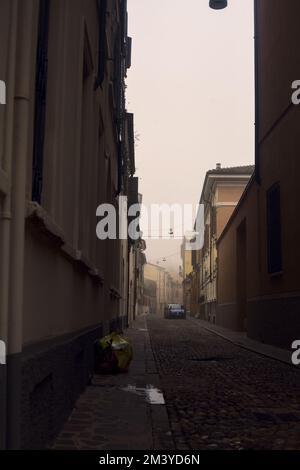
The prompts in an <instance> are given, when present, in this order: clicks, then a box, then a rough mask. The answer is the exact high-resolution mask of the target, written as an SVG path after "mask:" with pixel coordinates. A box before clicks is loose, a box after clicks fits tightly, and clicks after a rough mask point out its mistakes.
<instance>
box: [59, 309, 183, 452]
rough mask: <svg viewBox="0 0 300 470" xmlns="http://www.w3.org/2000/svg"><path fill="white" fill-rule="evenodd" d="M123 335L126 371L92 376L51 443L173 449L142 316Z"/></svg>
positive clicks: (80, 447)
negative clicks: (128, 345) (129, 356)
mask: <svg viewBox="0 0 300 470" xmlns="http://www.w3.org/2000/svg"><path fill="white" fill-rule="evenodd" d="M126 336H128V337H129V338H131V340H132V343H133V350H134V359H133V361H132V363H131V366H130V371H129V373H128V374H118V375H101V376H95V377H94V379H93V382H92V384H91V385H90V386H88V387H87V389H86V390H85V392H84V393H83V395H82V396H81V397H80V398H79V400H78V402H77V404H76V408H75V409H74V411H73V413H72V415H71V417H70V418H69V421H68V422H67V423H66V424H65V426H64V428H63V430H62V431H61V433H60V435H59V437H58V438H57V439H56V441H55V443H54V446H53V448H54V449H68V450H87V449H94V450H114V449H115V450H116V449H117V450H140V449H141V450H152V449H155V450H162V449H166V450H172V449H174V442H173V439H172V435H171V431H170V426H169V421H168V416H167V411H166V407H165V405H164V404H161V403H162V402H163V395H162V394H160V393H159V391H160V390H161V387H160V378H159V375H158V372H157V369H156V365H155V362H154V358H153V354H152V349H151V345H150V340H149V334H148V331H147V326H146V319H145V317H141V318H139V319H138V320H137V321H136V322H135V323H134V325H133V327H132V328H130V329H128V330H127V331H126ZM156 403H159V404H156Z"/></svg>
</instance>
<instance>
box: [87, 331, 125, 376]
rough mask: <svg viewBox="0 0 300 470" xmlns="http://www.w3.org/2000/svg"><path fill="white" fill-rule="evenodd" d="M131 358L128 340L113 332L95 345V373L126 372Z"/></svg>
mask: <svg viewBox="0 0 300 470" xmlns="http://www.w3.org/2000/svg"><path fill="white" fill-rule="evenodd" d="M132 356H133V351H132V345H131V342H130V340H129V339H128V338H125V337H124V336H123V335H121V334H118V333H115V332H113V333H111V334H109V335H107V336H104V338H101V339H98V340H97V341H96V343H95V372H96V373H99V374H111V373H118V372H127V371H128V368H129V365H130V362H131V360H132Z"/></svg>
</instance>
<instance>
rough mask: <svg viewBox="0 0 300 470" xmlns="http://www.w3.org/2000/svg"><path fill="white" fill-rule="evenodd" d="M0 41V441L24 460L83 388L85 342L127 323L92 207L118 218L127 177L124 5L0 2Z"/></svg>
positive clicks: (113, 250) (121, 275) (118, 254)
mask: <svg viewBox="0 0 300 470" xmlns="http://www.w3.org/2000/svg"><path fill="white" fill-rule="evenodd" d="M0 30H1V42H0V55H1V62H0V78H1V80H3V81H5V83H6V84H7V100H6V105H5V106H1V108H0V270H1V274H0V337H1V339H2V340H4V341H5V343H6V345H7V352H8V357H7V366H6V367H5V368H2V367H1V371H0V374H1V385H2V386H1V392H0V394H1V405H0V406H1V410H0V428H1V433H0V437H1V447H3V448H14V449H19V448H24V449H27V448H37V449H38V448H43V447H44V446H45V445H46V444H48V443H49V442H51V439H52V438H54V437H55V435H56V434H57V432H58V431H59V430H60V427H61V425H62V423H63V422H64V421H65V420H66V419H67V417H68V415H69V413H70V412H71V410H72V407H73V405H74V403H75V400H76V399H77V397H78V395H79V393H80V392H81V391H82V390H83V388H84V387H85V385H86V384H87V382H88V380H89V376H90V373H91V371H92V369H93V342H94V340H95V339H96V338H97V337H99V336H101V335H103V334H105V333H107V332H109V331H110V330H111V329H112V328H115V326H116V325H123V324H126V323H127V321H128V311H127V307H126V299H125V300H124V295H125V294H124V293H125V292H126V291H127V287H126V286H127V284H126V283H127V282H128V280H126V277H127V276H128V272H127V269H126V266H123V263H122V262H121V260H122V258H125V260H126V257H127V252H126V249H125V250H123V248H124V247H123V248H122V246H121V243H120V241H119V240H109V239H107V240H102V241H100V240H97V237H96V224H97V218H96V209H97V207H98V206H99V205H100V204H101V203H110V204H112V205H113V206H114V207H115V208H116V209H117V210H118V205H119V200H120V196H122V195H126V192H127V179H128V178H129V177H130V175H132V173H133V172H134V171H133V167H132V163H133V162H132V151H131V152H129V153H126V148H125V147H126V145H125V142H126V141H127V142H129V146H130V147H131V148H132V146H133V136H132V134H133V131H132V126H131V125H130V124H129V125H127V126H126V108H125V77H126V70H127V68H128V67H129V66H130V51H131V40H130V38H129V37H128V35H127V7H126V1H125V0H107V1H105V0H98V1H96V0H26V1H23V0H2V1H1V2H0ZM129 121H130V118H129ZM122 250H123V251H122ZM122 253H123V254H124V253H125V255H124V256H123V255H122Z"/></svg>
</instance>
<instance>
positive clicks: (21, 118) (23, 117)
mask: <svg viewBox="0 0 300 470" xmlns="http://www.w3.org/2000/svg"><path fill="white" fill-rule="evenodd" d="M18 5H19V10H18V29H17V33H18V43H17V54H16V55H17V64H18V73H17V74H16V81H15V98H14V117H15V118H14V134H13V135H14V149H13V172H12V197H11V202H12V205H11V207H12V216H13V217H12V220H11V236H10V239H11V248H10V255H11V260H10V291H9V325H8V344H7V348H8V369H7V389H8V390H9V394H8V403H7V415H8V422H7V446H8V448H9V449H20V447H21V432H20V431H21V429H20V428H21V353H22V343H23V335H22V333H23V331H22V330H23V288H24V285H23V284H24V244H25V210H26V174H27V171H26V170H27V161H28V144H29V124H30V112H31V103H30V92H31V89H32V82H33V80H34V76H33V71H34V68H35V67H34V64H35V62H34V60H35V54H34V52H33V51H34V46H35V36H36V34H35V33H36V32H35V28H34V25H35V19H36V12H37V10H38V8H37V6H38V5H37V2H36V1H35V0H26V2H24V1H23V0H20V1H19V2H18Z"/></svg>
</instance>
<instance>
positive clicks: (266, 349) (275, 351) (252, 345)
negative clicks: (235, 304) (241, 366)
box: [189, 317, 294, 367]
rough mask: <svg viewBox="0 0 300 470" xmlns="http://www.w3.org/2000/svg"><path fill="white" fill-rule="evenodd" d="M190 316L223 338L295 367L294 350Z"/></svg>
mask: <svg viewBox="0 0 300 470" xmlns="http://www.w3.org/2000/svg"><path fill="white" fill-rule="evenodd" d="M189 318H190V320H192V321H194V322H196V323H197V324H198V325H200V326H201V328H204V329H205V330H207V331H210V332H211V333H214V334H216V335H218V336H221V337H222V338H224V339H226V340H227V341H230V342H231V343H233V344H236V345H237V346H240V347H242V348H245V349H248V350H249V351H254V352H256V353H257V354H261V355H262V356H266V357H269V358H271V359H275V360H277V361H280V362H284V363H286V364H288V365H290V366H292V367H294V366H293V365H292V362H291V356H292V350H290V351H288V350H286V349H281V348H277V347H276V346H271V345H269V344H263V343H260V342H259V341H255V340H253V339H251V338H248V336H247V334H246V333H245V332H238V331H232V330H229V329H227V328H223V327H221V326H218V325H214V324H212V323H208V322H206V321H204V320H199V319H197V318H193V317H189Z"/></svg>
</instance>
